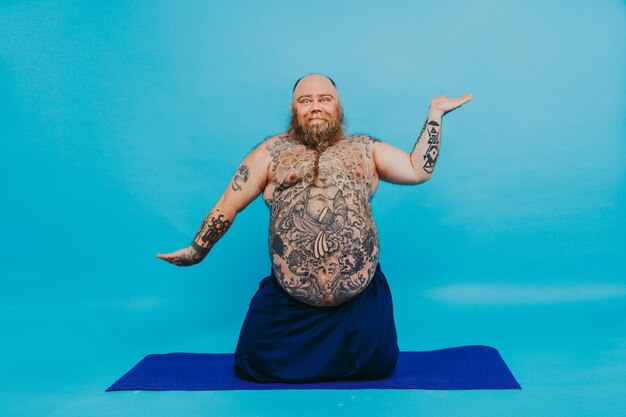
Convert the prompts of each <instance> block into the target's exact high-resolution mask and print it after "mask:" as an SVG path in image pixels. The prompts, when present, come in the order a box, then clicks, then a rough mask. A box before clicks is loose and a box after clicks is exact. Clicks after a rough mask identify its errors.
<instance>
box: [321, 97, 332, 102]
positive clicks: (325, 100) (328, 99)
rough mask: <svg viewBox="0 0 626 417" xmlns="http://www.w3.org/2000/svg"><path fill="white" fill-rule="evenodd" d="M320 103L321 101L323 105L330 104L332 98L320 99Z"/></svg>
mask: <svg viewBox="0 0 626 417" xmlns="http://www.w3.org/2000/svg"><path fill="white" fill-rule="evenodd" d="M320 101H321V102H322V103H328V102H329V101H330V97H322V98H321V99H320Z"/></svg>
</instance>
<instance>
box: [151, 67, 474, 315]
mask: <svg viewBox="0 0 626 417" xmlns="http://www.w3.org/2000/svg"><path fill="white" fill-rule="evenodd" d="M471 99H472V95H471V94H465V95H464V96H461V97H459V98H448V97H446V96H440V97H436V98H434V99H432V101H431V105H430V109H429V112H428V116H427V119H426V121H425V123H424V127H423V128H422V132H421V133H420V135H419V137H418V139H417V142H416V143H415V146H414V148H413V150H412V152H411V153H410V154H409V153H407V152H405V151H403V150H400V149H398V148H396V147H394V146H392V145H390V144H387V143H384V142H381V141H379V140H377V139H374V138H372V137H370V136H368V135H363V134H346V133H344V129H343V108H342V106H341V102H340V100H339V94H338V92H337V89H336V87H335V83H334V82H333V81H332V80H331V79H330V78H328V77H326V76H323V75H320V74H309V75H307V76H305V77H303V78H301V79H300V80H298V82H296V85H295V86H294V90H293V96H292V118H291V123H290V126H289V129H288V131H287V132H285V133H281V134H279V135H276V136H273V137H270V138H269V139H267V140H265V141H263V142H262V143H261V144H260V145H259V146H257V147H256V148H255V149H254V150H253V151H252V152H250V154H249V155H248V156H247V157H246V158H245V159H244V160H243V162H242V163H241V165H240V166H239V168H238V169H237V172H236V173H235V175H234V177H233V179H232V181H231V182H230V184H229V186H228V187H227V189H226V191H225V192H224V194H223V195H222V197H221V198H220V200H219V201H218V202H217V204H216V205H215V206H214V207H213V208H212V209H211V210H210V211H209V213H208V214H207V216H206V217H205V219H204V221H203V222H202V224H201V226H200V228H199V230H198V232H197V234H196V236H195V238H194V240H193V241H192V243H191V245H190V246H189V247H187V248H183V249H180V250H178V251H176V252H173V253H169V254H157V257H158V258H161V259H164V260H166V261H168V262H170V263H172V264H175V265H179V266H188V265H193V264H196V263H198V262H200V261H202V260H203V259H204V257H205V256H206V255H207V254H208V252H209V251H210V250H211V248H212V247H213V245H214V244H215V243H216V242H217V241H218V240H219V239H220V238H221V237H222V236H223V235H224V233H225V232H226V231H227V230H228V228H229V227H230V225H231V224H232V222H233V221H234V219H235V216H236V215H237V213H239V212H240V211H242V210H243V209H244V208H245V207H246V206H247V205H248V204H249V203H250V202H252V201H253V200H254V199H255V198H256V197H257V196H258V195H259V194H261V193H262V195H263V199H264V200H265V202H266V204H267V205H268V207H269V209H270V230H269V253H270V259H271V262H272V271H273V275H275V281H276V282H277V283H278V284H279V285H280V287H282V289H283V290H284V292H285V293H286V294H288V295H289V296H290V297H292V298H293V299H294V300H297V301H298V302H301V303H305V304H307V305H308V306H312V307H316V308H322V309H323V308H327V307H336V306H341V305H343V304H345V303H347V302H349V301H350V300H353V299H354V298H355V297H357V296H358V295H359V294H361V293H362V292H363V291H364V289H366V288H367V287H368V285H369V284H370V282H371V281H372V278H373V277H374V275H375V273H376V270H377V265H378V257H379V243H378V233H377V229H376V225H375V223H374V218H373V216H372V211H371V206H370V200H371V198H372V196H373V194H374V192H375V191H376V188H377V186H378V181H379V180H383V181H388V182H392V183H396V184H420V183H422V182H424V181H427V180H429V179H430V178H431V176H432V173H433V169H434V166H435V163H436V161H437V155H438V153H439V146H440V140H441V139H440V129H441V119H442V117H443V115H444V114H446V113H448V112H450V111H452V110H454V109H455V108H457V107H459V106H461V105H463V104H464V103H466V102H468V101H470V100H471Z"/></svg>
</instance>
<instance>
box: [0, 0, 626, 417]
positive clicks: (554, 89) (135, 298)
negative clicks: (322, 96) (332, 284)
mask: <svg viewBox="0 0 626 417" xmlns="http://www.w3.org/2000/svg"><path fill="white" fill-rule="evenodd" d="M1 4H2V5H1V6H0V137H1V149H0V151H1V152H0V169H1V170H2V174H1V180H2V183H1V186H2V202H1V212H0V222H1V223H0V230H1V236H2V240H1V247H0V249H1V251H2V255H3V256H2V262H1V263H0V275H1V278H0V279H1V281H0V285H1V287H0V288H1V290H0V333H1V334H2V336H3V337H2V343H1V344H0V369H1V373H2V378H1V379H0V414H2V415H3V416H22V417H27V416H92V417H95V416H111V415H115V416H139V415H146V416H170V415H185V416H196V415H198V416H200V415H212V416H214V415H224V416H226V415H227V416H239V415H242V416H243V415H258V416H280V415H299V416H320V415H328V416H333V415H344V414H345V413H346V412H356V413H359V414H360V415H380V416H398V415H425V416H431V417H432V416H446V417H448V416H457V415H458V416H460V415H462V416H484V415H500V416H524V417H528V416H548V415H549V416H567V417H571V416H603V417H608V416H620V417H621V416H623V415H624V413H626V401H625V400H624V387H625V386H626V332H625V330H626V277H625V275H626V256H625V255H626V251H625V249H626V222H625V216H624V213H625V209H626V182H625V176H624V174H625V169H624V166H625V164H626V149H625V148H626V146H625V139H626V125H625V123H624V114H625V110H626V102H625V98H626V97H625V92H626V86H625V84H626V77H625V73H626V72H625V67H626V65H625V64H626V52H625V51H626V48H624V39H626V25H625V21H626V7H625V4H624V2H621V1H615V0H614V1H609V0H604V1H597V2H593V3H592V2H582V1H547V2H537V1H506V2H503V1H475V0H474V1H437V2H434V1H429V2H414V1H388V2H375V1H358V2H357V1H345V2H331V1H323V0H321V1H317V2H294V1H269V2H251V1H250V2H240V1H229V2H226V1H224V2H201V1H197V2H191V1H188V2H183V3H174V2H166V1H154V2H139V1H134V2H131V1H107V2H93V1H92V2H81V1H74V2H57V1H42V2H31V1H13V2H3V3H1ZM309 72H322V73H325V74H328V75H330V76H331V77H333V78H334V80H335V81H336V82H337V85H338V87H339V93H340V96H341V98H342V101H343V105H344V108H345V112H346V117H347V120H348V124H349V131H350V132H362V133H368V134H371V135H373V136H376V137H378V138H380V139H382V140H385V141H387V142H389V143H391V144H393V145H396V146H398V147H400V148H403V149H405V150H407V151H408V150H410V149H411V148H412V146H413V144H414V142H415V139H416V136H417V134H418V133H419V131H420V129H421V127H422V124H423V121H424V118H425V116H426V112H427V110H428V106H429V103H430V100H431V98H433V97H435V96H438V95H443V94H446V95H448V96H451V97H457V96H460V95H462V94H464V93H467V92H471V93H473V95H474V100H473V101H471V102H470V103H468V104H466V105H465V106H463V107H462V108H460V109H457V110H455V111H453V112H451V113H449V114H448V115H446V116H444V119H443V124H442V130H441V154H440V156H439V159H438V163H437V167H436V169H435V172H434V176H433V179H432V180H431V181H429V182H427V183H424V184H421V185H418V186H400V185H392V184H381V186H380V188H379V190H378V192H377V194H376V196H375V197H374V200H373V209H374V215H375V218H376V221H377V224H378V227H379V232H380V238H381V265H382V267H383V270H384V271H385V273H386V275H387V278H388V280H389V283H390V286H391V290H392V293H393V295H394V303H395V315H396V323H397V327H398V333H399V344H400V348H401V349H402V350H431V349H439V348H443V347H451V346H460V345H467V344H486V345H491V346H494V347H496V348H497V349H498V350H499V351H500V353H501V355H502V356H503V358H504V359H505V361H506V362H507V364H508V365H509V367H510V368H511V370H512V372H513V373H514V374H515V376H516V377H517V379H518V381H519V382H520V384H521V385H522V387H523V389H522V390H521V391H458V392H457V391H427V390H424V391H418V390H410V391H405V390H398V391H384V390H383V391H376V390H365V391H290V392H285V391H273V392H267V391H265V392H263V391H262V392H245V391H244V392H143V391H141V392H139V391H137V392H117V393H105V392H104V389H106V388H107V387H108V386H109V385H110V384H112V383H113V382H114V381H115V380H116V379H117V378H118V377H120V376H121V375H122V374H123V373H125V372H126V371H127V370H128V369H130V368H131V367H132V366H133V365H134V364H135V363H136V362H138V361H139V360H140V359H141V358H143V357H144V356H145V355H147V354H149V353H167V352H216V353H221V352H232V351H233V350H234V347H235V344H236V341H237V336H238V333H239V329H240V326H241V323H242V321H243V318H244V315H245V312H246V310H247V307H248V303H249V300H250V298H251V297H252V295H253V294H254V292H255V290H256V288H257V285H258V282H259V281H260V280H261V279H262V278H263V277H264V276H266V275H267V274H268V273H269V270H270V263H269V257H268V253H267V243H266V238H267V229H268V210H267V208H266V207H265V205H264V203H263V202H262V200H261V199H260V198H259V199H257V200H256V201H255V202H253V203H252V204H251V205H250V206H249V207H248V208H247V209H246V210H245V211H244V212H242V213H241V214H240V215H239V216H238V217H237V219H236V221H235V223H234V224H233V226H232V227H231V229H230V230H229V232H228V233H227V234H226V235H225V236H224V238H223V239H222V240H221V241H220V242H219V243H218V244H217V245H216V246H215V248H214V250H213V251H212V252H211V254H210V255H209V256H208V257H207V258H206V259H205V261H204V262H203V263H202V264H200V265H197V266H194V267H192V268H177V267H174V266H172V265H170V264H167V263H165V262H163V261H161V260H158V259H156V258H155V257H154V255H155V254H156V253H157V252H171V251H174V250H176V249H179V248H181V247H184V246H186V245H188V244H189V243H190V241H191V239H192V238H193V236H194V234H195V232H196V230H197V228H198V226H199V224H200V222H201V220H202V219H203V218H204V215H205V214H206V212H207V211H208V210H209V209H210V208H211V207H212V206H213V204H214V203H215V202H216V201H217V199H218V198H219V197H220V195H221V194H222V192H223V191H224V189H225V188H226V186H227V184H228V181H229V179H230V178H231V176H232V175H233V173H234V172H235V170H236V168H237V166H238V164H239V163H240V162H241V160H242V159H243V158H244V157H245V155H246V154H247V152H249V151H250V150H251V149H252V148H253V147H254V146H256V145H257V144H258V143H259V142H260V141H261V140H263V139H264V138H266V137H267V136H269V135H273V134H276V133H280V132H282V131H284V130H285V128H286V125H287V122H288V118H289V101H290V98H291V87H292V85H293V83H294V82H295V80H296V79H297V78H299V77H300V76H301V75H303V74H306V73H309Z"/></svg>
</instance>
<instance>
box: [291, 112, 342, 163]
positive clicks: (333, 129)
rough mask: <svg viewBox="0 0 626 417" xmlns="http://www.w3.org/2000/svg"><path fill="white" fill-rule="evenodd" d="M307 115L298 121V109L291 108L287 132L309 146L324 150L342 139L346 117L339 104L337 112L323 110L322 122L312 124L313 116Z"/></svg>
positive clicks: (319, 150) (320, 150)
mask: <svg viewBox="0 0 626 417" xmlns="http://www.w3.org/2000/svg"><path fill="white" fill-rule="evenodd" d="M310 116H311V115H307V117H306V118H305V120H304V122H303V123H300V122H299V121H298V115H297V114H296V111H295V110H294V109H293V108H292V109H291V121H290V122H289V129H288V130H287V134H288V135H289V136H290V137H292V138H294V139H295V140H296V141H298V142H300V143H301V144H303V145H304V146H306V147H308V148H312V149H315V150H317V151H318V152H323V151H324V150H326V149H327V148H328V147H329V146H330V145H332V144H334V143H335V142H337V141H339V140H341V138H342V137H343V128H344V118H343V108H342V107H341V106H339V108H338V109H337V114H336V115H335V116H334V117H333V116H332V115H330V114H328V113H325V112H323V113H322V114H321V116H320V118H321V119H322V122H321V123H315V124H310V122H311V121H312V120H314V119H313V118H311V117H310Z"/></svg>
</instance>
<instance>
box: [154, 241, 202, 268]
mask: <svg viewBox="0 0 626 417" xmlns="http://www.w3.org/2000/svg"><path fill="white" fill-rule="evenodd" d="M156 257H157V258H159V259H163V260H165V261H167V262H169V263H171V264H174V265H178V266H191V265H195V264H197V263H198V262H200V261H202V259H203V258H204V257H203V256H201V254H200V253H198V252H197V251H196V250H195V249H194V248H192V247H191V246H190V247H187V248H183V249H179V250H177V251H176V252H172V253H157V255H156Z"/></svg>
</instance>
